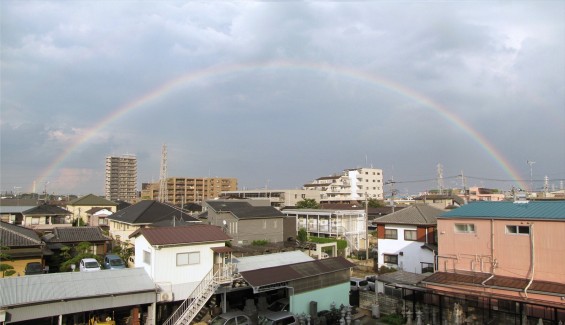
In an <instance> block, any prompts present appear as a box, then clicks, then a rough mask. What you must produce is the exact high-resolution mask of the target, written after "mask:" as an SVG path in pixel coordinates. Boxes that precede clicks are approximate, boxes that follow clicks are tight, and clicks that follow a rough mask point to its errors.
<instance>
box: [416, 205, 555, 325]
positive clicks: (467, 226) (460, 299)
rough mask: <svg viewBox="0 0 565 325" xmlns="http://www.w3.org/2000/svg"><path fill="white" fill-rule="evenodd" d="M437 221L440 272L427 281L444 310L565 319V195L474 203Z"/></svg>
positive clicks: (484, 317)
mask: <svg viewBox="0 0 565 325" xmlns="http://www.w3.org/2000/svg"><path fill="white" fill-rule="evenodd" d="M437 220H438V225H437V231H438V244H439V248H438V256H437V264H436V267H437V271H436V273H434V274H433V275H431V276H430V277H428V278H426V279H424V280H423V283H424V284H425V285H426V287H427V288H428V290H429V291H430V292H432V293H433V294H434V295H436V297H435V298H434V299H435V301H437V302H438V303H439V305H440V306H442V308H443V310H447V309H449V310H450V312H451V311H456V312H457V314H458V315H460V316H461V319H466V318H472V319H475V320H476V322H479V323H487V322H491V321H493V320H495V319H496V321H497V322H498V323H500V324H503V323H504V324H508V323H513V322H514V321H515V320H516V319H519V320H520V321H521V324H525V323H526V322H529V323H534V322H535V323H538V321H539V319H540V318H541V319H542V320H544V321H546V322H548V323H549V322H551V323H552V324H557V323H558V322H559V321H561V322H565V236H564V234H565V201H553V202H551V201H533V202H528V201H516V202H472V203H469V204H467V205H464V206H462V207H460V208H457V209H455V210H452V211H449V212H446V213H444V214H442V215H441V216H439V217H438V219H437ZM441 310H442V309H440V311H441ZM447 317H448V313H447V312H444V313H443V319H446V320H448V321H449V319H448V318H447ZM540 324H541V322H540Z"/></svg>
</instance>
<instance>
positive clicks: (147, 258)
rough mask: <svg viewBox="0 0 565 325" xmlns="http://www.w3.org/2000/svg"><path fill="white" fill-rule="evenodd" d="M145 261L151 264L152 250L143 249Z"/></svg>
mask: <svg viewBox="0 0 565 325" xmlns="http://www.w3.org/2000/svg"><path fill="white" fill-rule="evenodd" d="M143 263H145V264H147V265H151V252H148V251H143Z"/></svg>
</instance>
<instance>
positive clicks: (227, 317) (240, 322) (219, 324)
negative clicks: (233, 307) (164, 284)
mask: <svg viewBox="0 0 565 325" xmlns="http://www.w3.org/2000/svg"><path fill="white" fill-rule="evenodd" d="M210 325H251V319H250V318H249V316H247V315H245V314H244V313H243V312H242V311H230V312H227V313H224V314H220V315H218V316H216V317H214V319H212V320H211V321H210Z"/></svg>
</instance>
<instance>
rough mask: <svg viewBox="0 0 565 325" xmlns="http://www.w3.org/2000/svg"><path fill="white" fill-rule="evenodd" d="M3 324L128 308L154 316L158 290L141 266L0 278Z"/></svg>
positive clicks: (62, 320)
mask: <svg viewBox="0 0 565 325" xmlns="http://www.w3.org/2000/svg"><path fill="white" fill-rule="evenodd" d="M0 288H2V290H0V323H2V321H4V322H5V324H10V323H14V322H23V321H31V320H36V321H39V320H41V319H50V320H51V321H53V319H58V321H57V323H58V324H63V323H64V321H65V320H67V319H68V318H70V317H76V315H77V314H80V313H83V314H84V313H89V314H91V313H93V312H96V311H101V310H114V309H117V308H121V309H123V308H124V307H125V308H128V309H130V310H131V315H132V318H138V317H139V314H140V313H141V312H143V311H144V312H147V315H148V318H149V324H152V323H153V322H152V321H151V320H152V319H155V317H154V311H155V303H156V290H155V285H154V283H153V281H152V280H151V278H150V277H149V276H148V275H147V273H145V271H144V270H143V269H142V268H136V269H123V270H107V271H96V272H67V273H53V274H41V275H30V276H23V277H9V278H3V279H0Z"/></svg>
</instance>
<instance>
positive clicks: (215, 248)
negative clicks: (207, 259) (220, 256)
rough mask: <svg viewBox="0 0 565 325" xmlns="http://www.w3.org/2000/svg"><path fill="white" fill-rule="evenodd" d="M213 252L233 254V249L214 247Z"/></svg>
mask: <svg viewBox="0 0 565 325" xmlns="http://www.w3.org/2000/svg"><path fill="white" fill-rule="evenodd" d="M211 250H213V251H214V253H231V252H233V249H232V248H231V247H228V246H220V247H212V248H211Z"/></svg>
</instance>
